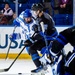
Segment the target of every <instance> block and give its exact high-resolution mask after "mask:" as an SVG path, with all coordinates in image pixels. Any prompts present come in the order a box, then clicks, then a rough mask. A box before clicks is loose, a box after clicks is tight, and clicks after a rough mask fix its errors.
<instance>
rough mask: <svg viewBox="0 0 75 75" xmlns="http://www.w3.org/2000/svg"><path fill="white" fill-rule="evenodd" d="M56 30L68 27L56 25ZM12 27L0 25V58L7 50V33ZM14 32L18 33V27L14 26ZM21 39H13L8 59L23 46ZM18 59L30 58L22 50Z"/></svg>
mask: <svg viewBox="0 0 75 75" xmlns="http://www.w3.org/2000/svg"><path fill="white" fill-rule="evenodd" d="M56 28H57V30H58V32H60V31H62V30H64V29H66V28H68V27H56ZM13 29H14V27H12V26H10V27H9V26H6V27H5V26H3V27H2V26H0V32H1V33H0V58H2V59H3V58H5V57H6V53H7V51H8V48H9V44H10V39H9V35H10V34H12V32H13ZM15 32H16V33H19V32H20V30H19V27H17V28H16V30H15ZM23 46H24V45H23V41H22V40H20V39H19V40H15V41H14V42H13V43H12V45H11V47H10V52H9V56H8V58H10V59H14V58H15V57H16V56H17V54H18V53H19V52H20V51H21V50H22V48H23ZM67 49H68V50H69V49H70V48H69V47H67ZM19 58H20V59H30V58H31V57H30V56H29V55H28V54H27V51H26V50H24V51H23V53H22V54H21V55H20V57H19Z"/></svg>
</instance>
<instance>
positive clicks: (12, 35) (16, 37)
mask: <svg viewBox="0 0 75 75" xmlns="http://www.w3.org/2000/svg"><path fill="white" fill-rule="evenodd" d="M9 38H10V40H17V39H20V38H21V35H20V34H19V33H13V34H11V35H10V36H9Z"/></svg>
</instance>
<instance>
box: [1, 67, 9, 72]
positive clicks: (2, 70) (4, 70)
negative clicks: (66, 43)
mask: <svg viewBox="0 0 75 75" xmlns="http://www.w3.org/2000/svg"><path fill="white" fill-rule="evenodd" d="M8 70H9V68H6V69H0V72H6V71H8Z"/></svg>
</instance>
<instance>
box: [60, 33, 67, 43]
mask: <svg viewBox="0 0 75 75" xmlns="http://www.w3.org/2000/svg"><path fill="white" fill-rule="evenodd" d="M59 36H60V37H61V38H62V39H63V40H65V42H66V43H67V40H66V38H65V37H64V36H63V35H62V34H59Z"/></svg>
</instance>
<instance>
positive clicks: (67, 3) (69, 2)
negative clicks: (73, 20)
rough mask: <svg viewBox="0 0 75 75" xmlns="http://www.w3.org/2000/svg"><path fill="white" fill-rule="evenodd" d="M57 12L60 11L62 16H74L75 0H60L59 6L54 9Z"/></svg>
mask: <svg viewBox="0 0 75 75" xmlns="http://www.w3.org/2000/svg"><path fill="white" fill-rule="evenodd" d="M52 8H53V9H55V10H59V13H60V14H72V13H73V0H59V3H58V6H57V7H53V6H52Z"/></svg>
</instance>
